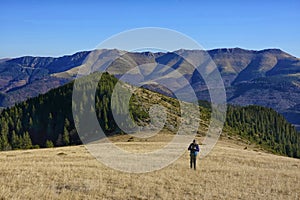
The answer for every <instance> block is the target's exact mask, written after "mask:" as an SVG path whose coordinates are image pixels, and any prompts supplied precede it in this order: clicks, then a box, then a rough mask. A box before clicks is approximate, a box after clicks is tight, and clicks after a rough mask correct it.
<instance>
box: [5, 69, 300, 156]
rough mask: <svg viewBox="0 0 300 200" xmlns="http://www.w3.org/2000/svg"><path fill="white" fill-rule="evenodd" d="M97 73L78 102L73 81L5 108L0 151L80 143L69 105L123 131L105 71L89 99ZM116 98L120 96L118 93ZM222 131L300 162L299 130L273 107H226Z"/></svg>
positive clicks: (108, 128)
mask: <svg viewBox="0 0 300 200" xmlns="http://www.w3.org/2000/svg"><path fill="white" fill-rule="evenodd" d="M98 75H99V74H97V73H94V74H92V75H90V76H88V77H85V78H83V79H82V83H81V84H77V85H76V87H77V88H76V90H77V91H78V94H79V96H80V98H81V99H82V100H81V101H80V102H79V103H78V102H74V101H73V102H72V91H73V86H74V82H71V83H68V84H66V85H64V86H61V87H59V88H56V89H52V90H50V91H49V92H47V93H46V94H41V95H39V96H37V97H35V98H31V99H28V100H27V101H24V102H21V103H18V104H16V105H15V106H13V107H10V108H5V109H3V110H2V112H1V115H0V121H1V124H0V150H10V149H29V148H39V147H54V146H67V145H78V144H81V139H80V137H79V135H78V133H77V131H76V128H75V124H74V120H78V119H77V117H78V116H76V115H75V116H73V113H72V103H73V109H74V110H75V111H76V112H78V113H83V112H87V115H86V116H89V113H95V112H96V116H97V118H98V121H99V124H100V126H101V128H102V129H103V130H104V131H105V133H107V134H115V133H120V132H121V130H120V128H119V127H118V125H117V124H116V122H115V121H114V118H113V114H112V108H111V104H110V102H111V96H112V93H113V89H114V87H115V85H116V83H117V82H118V80H117V79H116V78H115V77H113V76H111V75H109V74H108V73H103V74H102V76H101V80H100V81H99V82H98V84H97V89H96V93H95V94H96V95H95V97H91V95H90V94H91V90H92V88H93V86H92V83H93V81H95V80H97V78H98ZM117 95H121V96H122V94H117ZM133 97H134V95H133ZM91 99H93V100H94V101H95V107H89V104H88V102H89V101H90V100H91ZM117 99H122V98H117ZM133 100H134V98H133ZM168 101H172V102H171V104H173V105H177V106H178V103H176V100H175V99H173V100H172V98H168ZM173 101H174V102H173ZM135 103H136V102H135ZM117 104H118V105H119V106H118V107H117V108H116V109H117V112H119V113H122V109H123V108H126V105H125V104H126V102H122V101H121V100H119V101H118V102H117ZM200 107H201V108H200V109H201V110H202V111H204V112H206V111H207V110H209V103H207V102H203V101H202V102H200ZM202 111H201V112H202ZM130 115H131V116H132V119H134V120H135V121H137V122H138V121H147V120H149V119H148V114H147V112H145V110H143V109H141V108H140V107H138V106H137V103H136V104H133V103H132V102H131V105H130ZM84 120H85V121H84V122H83V123H87V124H88V123H89V119H88V118H87V119H84ZM205 120H208V119H205ZM125 123H126V122H125ZM88 128H89V126H87V130H86V131H87V132H89V131H90V132H93V131H94V130H92V129H91V130H89V129H88ZM225 128H227V129H228V130H230V132H231V134H238V135H240V136H241V137H244V138H246V139H248V140H250V141H252V142H255V143H257V144H259V145H261V146H262V147H264V148H266V149H269V150H272V151H273V152H276V153H279V154H282V155H287V156H290V157H297V158H300V137H299V132H297V130H296V129H295V127H294V126H293V125H291V124H290V123H288V122H287V121H286V120H285V118H284V117H283V116H282V115H280V114H278V113H277V112H275V111H274V110H272V109H269V108H264V107H260V106H247V107H240V106H229V107H228V110H227V116H226V122H225Z"/></svg>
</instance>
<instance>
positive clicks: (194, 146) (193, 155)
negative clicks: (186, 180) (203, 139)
mask: <svg viewBox="0 0 300 200" xmlns="http://www.w3.org/2000/svg"><path fill="white" fill-rule="evenodd" d="M188 150H189V151H190V166H191V168H193V165H194V170H196V160H197V154H198V152H199V145H198V144H197V143H196V140H193V143H191V144H190V146H189V148H188Z"/></svg>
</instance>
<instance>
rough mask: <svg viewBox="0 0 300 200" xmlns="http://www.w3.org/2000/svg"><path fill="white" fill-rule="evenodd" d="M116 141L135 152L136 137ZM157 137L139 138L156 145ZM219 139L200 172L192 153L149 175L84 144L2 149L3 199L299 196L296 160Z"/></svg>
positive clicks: (299, 165)
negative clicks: (106, 161) (117, 166)
mask: <svg viewBox="0 0 300 200" xmlns="http://www.w3.org/2000/svg"><path fill="white" fill-rule="evenodd" d="M118 140H119V139H117V138H115V140H114V143H115V144H117V145H119V146H120V147H121V148H126V149H130V150H133V151H134V147H136V146H133V145H132V142H126V141H125V142H121V141H118ZM157 142H158V141H156V142H141V143H137V142H136V143H135V144H136V145H138V147H139V146H143V148H144V146H147V147H150V148H151V147H156V143H157ZM244 147H245V145H237V144H234V143H232V141H227V140H221V141H219V142H218V144H217V145H216V147H215V148H214V149H213V151H212V152H211V153H210V154H209V155H208V156H207V157H205V158H204V159H200V160H198V169H197V171H194V170H190V169H189V155H188V153H187V152H186V153H185V154H184V155H183V156H182V157H181V158H179V159H178V160H177V161H175V162H174V163H173V164H171V165H169V166H168V167H166V168H164V169H161V170H158V171H155V172H151V173H145V174H133V173H130V174H129V173H123V172H119V171H115V170H113V169H110V168H108V167H106V166H104V165H103V164H101V163H100V162H98V161H97V160H96V159H95V158H93V157H92V156H91V155H90V154H89V152H88V151H87V150H86V149H85V148H84V147H83V146H76V147H63V148H50V149H39V150H26V151H24V150H22V151H21V150H19V151H9V152H0V161H1V165H0V171H1V178H0V184H1V188H0V198H2V199H195V198H199V199H253V200H254V199H272V200H276V199H278V200H281V199H298V198H299V195H300V194H299V187H300V173H299V172H300V170H299V168H300V162H299V160H298V159H291V158H287V157H281V156H276V155H272V154H267V153H263V152H261V151H258V150H257V149H252V148H248V149H246V150H245V149H244Z"/></svg>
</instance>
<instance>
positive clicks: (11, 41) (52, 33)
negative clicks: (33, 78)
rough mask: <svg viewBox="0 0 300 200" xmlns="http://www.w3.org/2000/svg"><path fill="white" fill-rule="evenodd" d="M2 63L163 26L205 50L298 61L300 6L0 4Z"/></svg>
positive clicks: (267, 3) (84, 47)
mask: <svg viewBox="0 0 300 200" xmlns="http://www.w3.org/2000/svg"><path fill="white" fill-rule="evenodd" d="M0 24H1V29H0V35H1V37H0V45H1V46H0V58H4V57H17V56H22V55H38V56H60V55H65V54H72V53H75V52H77V51H82V50H90V49H94V48H95V47H96V46H97V45H98V44H99V43H100V42H101V41H103V40H105V39H106V38H108V37H110V36H112V35H114V34H117V33H119V32H122V31H125V30H129V29H132V28H139V27H149V26H150V27H163V28H170V29H174V30H177V31H179V32H182V33H184V34H186V35H188V36H190V37H192V38H193V39H195V40H196V41H197V42H198V43H200V44H201V45H202V46H203V47H204V48H205V49H213V48H222V47H241V48H246V49H265V48H280V49H282V50H284V51H286V52H288V53H290V54H292V55H294V56H296V57H300V1H297V0H295V1H292V0H291V1H289V0H286V1H281V0H278V1H269V0H266V1H258V0H253V1H243V0H240V1H237V0H236V1H154V0H153V1H112V0H111V1H106V2H101V1H88V0H86V1H76V0H73V1H68V0H67V1H57V0H53V1H49V2H46V1H33V0H31V1H30V0H28V1H14V0H2V1H1V2H0Z"/></svg>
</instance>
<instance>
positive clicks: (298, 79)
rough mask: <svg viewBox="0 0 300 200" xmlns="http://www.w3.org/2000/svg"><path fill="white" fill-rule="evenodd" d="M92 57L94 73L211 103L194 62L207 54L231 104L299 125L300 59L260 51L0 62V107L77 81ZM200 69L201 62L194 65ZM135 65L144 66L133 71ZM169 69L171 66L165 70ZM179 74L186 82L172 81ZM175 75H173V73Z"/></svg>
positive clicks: (107, 53)
mask: <svg viewBox="0 0 300 200" xmlns="http://www.w3.org/2000/svg"><path fill="white" fill-rule="evenodd" d="M91 54H92V56H93V57H94V58H93V59H94V60H92V61H100V62H97V64H96V65H94V66H93V70H98V71H103V70H104V69H107V71H108V72H109V73H111V74H114V75H115V76H116V77H118V78H121V77H122V76H123V75H124V73H126V77H125V78H124V77H123V80H124V81H129V82H130V81H131V82H132V81H133V80H139V81H140V82H144V83H145V84H144V85H143V87H145V88H148V89H151V90H154V91H158V92H160V93H162V94H166V95H168V96H173V95H174V92H170V90H168V89H166V87H163V86H161V85H157V84H152V83H149V80H155V81H157V82H163V83H166V84H167V85H171V86H172V88H173V89H174V90H175V91H176V92H177V93H183V92H184V91H185V90H186V86H188V85H191V86H192V87H193V89H194V90H195V91H196V95H197V97H198V99H203V100H209V93H208V90H207V87H206V84H205V82H204V80H203V78H202V77H201V75H200V74H199V73H197V72H196V71H195V69H194V68H193V66H192V65H191V63H190V61H192V62H193V61H199V60H201V58H207V55H209V56H210V57H211V58H212V60H213V61H214V63H215V64H216V66H217V67H218V69H219V71H220V72H221V76H222V79H223V81H224V85H225V88H226V95H227V101H228V103H230V104H235V105H251V104H255V105H261V106H265V107H270V108H273V109H275V110H276V111H278V112H280V113H281V114H283V115H284V116H285V117H286V118H287V119H288V120H289V122H291V123H293V124H294V125H296V126H300V109H299V107H300V104H299V102H300V59H299V58H296V57H294V56H292V55H289V54H287V53H285V52H283V51H281V50H280V49H265V50H261V51H254V50H245V49H240V48H231V49H226V48H224V49H214V50H209V51H207V53H206V52H204V51H202V50H184V49H181V50H178V51H175V52H166V53H162V52H158V53H151V52H141V53H138V52H125V51H120V50H117V49H110V50H107V49H102V50H97V51H92V52H80V53H76V54H74V55H72V56H64V57H60V58H45V57H21V58H15V59H9V60H2V61H1V62H0V70H1V71H0V72H1V73H0V105H1V106H4V107H5V106H11V105H13V104H14V103H16V102H20V101H22V100H25V99H27V98H29V97H34V96H37V95H38V94H41V93H45V92H46V91H48V90H50V89H51V88H55V87H58V86H61V85H63V84H65V83H67V82H70V81H71V80H73V79H74V78H75V77H76V74H77V72H78V70H79V69H80V67H81V66H84V65H85V63H84V60H85V59H87V58H89V56H90V55H91ZM196 65H197V66H199V65H201V63H196ZM133 66H144V67H143V68H137V69H136V70H131V71H130V72H128V71H129V70H130V69H132V67H133ZM166 66H168V67H166ZM174 70H176V71H178V72H179V73H181V74H182V75H183V77H184V78H185V79H186V80H188V82H186V83H183V82H182V79H180V78H178V77H176V76H174V73H173V72H174ZM172 73H173V74H172Z"/></svg>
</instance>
